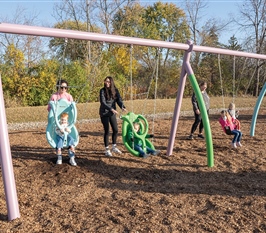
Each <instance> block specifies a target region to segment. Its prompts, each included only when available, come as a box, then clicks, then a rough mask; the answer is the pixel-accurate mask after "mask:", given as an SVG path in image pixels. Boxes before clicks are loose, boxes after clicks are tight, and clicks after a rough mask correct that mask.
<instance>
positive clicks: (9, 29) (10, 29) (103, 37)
mask: <svg viewBox="0 0 266 233" xmlns="http://www.w3.org/2000/svg"><path fill="white" fill-rule="evenodd" d="M0 32H3V33H13V34H22V35H32V36H46V37H60V38H71V39H79V40H91V41H103V42H107V43H108V42H109V43H117V44H131V45H142V46H151V47H160V48H170V49H180V50H188V49H189V45H187V44H182V43H175V42H167V41H160V40H150V39H143V38H135V37H127V36H117V35H109V34H100V33H93V32H82V31H75V30H66V29H57V28H46V27H36V26H27V25H19V24H8V23H0ZM193 51H194V52H205V53H216V54H225V55H231V56H239V57H249V58H257V59H263V60H266V55H264V54H256V53H247V52H241V51H235V50H229V49H220V48H213V47H207V46H197V45H194V46H193Z"/></svg>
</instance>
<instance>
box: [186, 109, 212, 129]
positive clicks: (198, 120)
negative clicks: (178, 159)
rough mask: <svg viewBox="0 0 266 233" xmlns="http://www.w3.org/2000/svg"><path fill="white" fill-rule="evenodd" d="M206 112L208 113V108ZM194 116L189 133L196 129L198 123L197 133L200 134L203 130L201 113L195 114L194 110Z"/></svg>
mask: <svg viewBox="0 0 266 233" xmlns="http://www.w3.org/2000/svg"><path fill="white" fill-rule="evenodd" d="M207 114H208V115H209V110H207ZM194 116H195V121H194V123H193V125H192V127H191V132H190V134H193V133H194V132H195V131H196V129H197V127H198V125H199V133H200V134H201V133H202V131H203V122H202V118H201V114H196V113H195V112H194Z"/></svg>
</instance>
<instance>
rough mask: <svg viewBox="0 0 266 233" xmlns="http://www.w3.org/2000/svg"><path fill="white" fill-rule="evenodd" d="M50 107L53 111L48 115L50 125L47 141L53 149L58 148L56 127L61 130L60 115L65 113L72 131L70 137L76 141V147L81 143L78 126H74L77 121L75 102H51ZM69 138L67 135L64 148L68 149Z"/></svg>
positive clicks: (47, 131) (63, 100) (48, 126)
mask: <svg viewBox="0 0 266 233" xmlns="http://www.w3.org/2000/svg"><path fill="white" fill-rule="evenodd" d="M49 105H50V106H51V110H50V111H49V113H48V124H47V127H46V139H47V141H48V143H49V144H50V146H51V147H53V148H56V135H57V134H56V133H55V129H56V127H58V128H60V124H59V120H60V115H61V114H62V113H63V112H66V113H68V122H69V128H70V129H71V133H70V135H71V136H72V137H73V139H74V146H75V147H76V146H77V145H78V143H79V134H78V131H77V128H76V126H75V125H74V124H75V123H76V121H77V108H76V103H75V102H69V101H68V100H66V99H60V100H58V101H50V102H49ZM66 139H67V136H66V135H65V140H64V145H63V146H64V148H65V147H67V140H66Z"/></svg>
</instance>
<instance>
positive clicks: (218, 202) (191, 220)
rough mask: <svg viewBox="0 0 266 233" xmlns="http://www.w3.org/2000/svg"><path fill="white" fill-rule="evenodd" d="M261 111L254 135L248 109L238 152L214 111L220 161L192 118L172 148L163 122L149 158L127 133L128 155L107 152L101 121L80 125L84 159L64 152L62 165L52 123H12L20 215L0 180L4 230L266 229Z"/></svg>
mask: <svg viewBox="0 0 266 233" xmlns="http://www.w3.org/2000/svg"><path fill="white" fill-rule="evenodd" d="M263 115H264V114H262V115H261V116H260V117H259V118H258V120H257V127H256V132H255V137H251V136H249V130H250V122H251V118H252V112H248V111H246V112H243V111H242V112H241V118H240V120H241V123H242V131H243V133H244V137H243V141H242V142H243V143H242V144H243V147H242V148H239V149H237V150H234V149H232V148H231V147H230V138H231V137H230V136H227V135H225V134H223V132H222V130H221V128H220V125H219V123H218V122H217V118H218V115H212V116H211V117H210V122H211V128H212V134H213V144H214V155H215V159H214V167H212V168H209V167H208V166H207V158H206V149H205V147H206V146H205V141H204V140H202V139H195V140H193V141H189V140H186V137H187V136H188V133H189V131H190V127H191V124H192V123H193V117H181V118H180V120H179V124H178V130H177V131H178V132H177V135H176V140H175V147H174V152H173V155H172V156H166V150H167V145H168V138H169V134H170V126H171V119H164V120H156V123H155V125H154V130H155V139H154V141H153V143H154V145H155V147H156V148H157V149H160V150H161V151H162V155H160V156H153V157H149V158H147V159H141V158H137V157H134V156H132V155H131V154H129V153H128V152H127V151H126V149H125V148H124V147H123V145H122V144H121V137H119V139H118V145H119V148H120V149H122V151H123V154H122V155H114V156H113V157H110V158H108V157H105V156H104V154H103V151H104V147H103V137H102V134H103V133H102V126H101V124H100V123H99V122H98V123H86V124H78V125H77V128H78V130H79V132H80V135H81V138H80V143H79V145H78V148H77V159H76V161H77V163H78V166H77V167H72V166H70V165H69V164H68V159H67V157H66V156H65V157H64V161H63V164H62V165H61V166H59V165H56V164H55V162H56V156H55V152H54V150H53V149H51V148H50V147H49V145H48V144H47V143H46V139H45V128H42V129H27V130H21V131H10V132H9V136H10V144H11V152H12V157H13V166H14V172H15V179H16V188H17V193H18V200H19V208H20V215H21V217H20V218H18V219H15V220H12V221H8V220H7V219H8V217H7V208H6V201H5V194H4V187H3V182H2V181H1V182H0V186H1V187H0V204H1V205H0V232H1V233H2V232H23V233H24V232H53V233H54V232H80V233H81V232H89V233H90V232H97V233H98V232H99V233H101V232H104V233H105V232H118V233H120V232H121V233H127V232H132V233H133V232H134V233H136V232H152V233H154V232H156V233H157V232H189V233H191V232H221V233H224V232H227V233H228V232H243V233H249V232H252V233H258V232H266V155H265V154H266V153H265V141H266V132H265V117H264V116H263ZM119 124H120V127H121V121H119ZM150 125H151V123H150ZM120 132H121V130H120ZM65 154H66V153H65Z"/></svg>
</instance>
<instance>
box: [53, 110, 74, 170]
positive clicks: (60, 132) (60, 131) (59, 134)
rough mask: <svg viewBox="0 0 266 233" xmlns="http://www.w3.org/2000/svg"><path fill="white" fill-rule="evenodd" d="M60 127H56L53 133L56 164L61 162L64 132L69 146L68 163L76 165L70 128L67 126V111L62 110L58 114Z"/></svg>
mask: <svg viewBox="0 0 266 233" xmlns="http://www.w3.org/2000/svg"><path fill="white" fill-rule="evenodd" d="M59 124H60V128H59V127H56V129H55V133H56V140H57V143H56V154H57V162H56V164H62V148H63V145H64V139H65V134H66V137H67V146H68V147H69V151H68V155H69V158H70V160H69V163H70V164H71V165H72V166H77V163H76V161H75V149H74V139H73V137H72V136H71V135H70V133H71V129H69V128H68V126H69V125H68V113H66V112H63V113H62V114H61V115H60V122H59Z"/></svg>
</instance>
